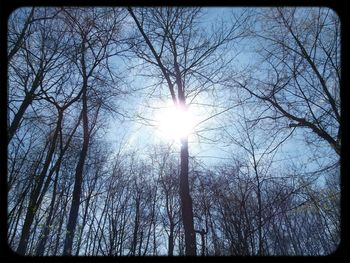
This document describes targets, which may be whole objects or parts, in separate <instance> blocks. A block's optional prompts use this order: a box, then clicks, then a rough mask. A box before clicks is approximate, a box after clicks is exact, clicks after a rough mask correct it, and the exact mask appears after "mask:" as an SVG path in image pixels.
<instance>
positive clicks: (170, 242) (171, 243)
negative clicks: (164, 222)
mask: <svg viewBox="0 0 350 263" xmlns="http://www.w3.org/2000/svg"><path fill="white" fill-rule="evenodd" d="M174 228H175V225H174V224H172V223H170V229H169V237H168V256H173V255H174Z"/></svg>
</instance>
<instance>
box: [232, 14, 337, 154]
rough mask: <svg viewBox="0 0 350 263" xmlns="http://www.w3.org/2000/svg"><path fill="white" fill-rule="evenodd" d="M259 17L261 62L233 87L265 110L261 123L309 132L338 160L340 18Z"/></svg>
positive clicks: (236, 81) (310, 16)
mask: <svg viewBox="0 0 350 263" xmlns="http://www.w3.org/2000/svg"><path fill="white" fill-rule="evenodd" d="M257 17H258V18H259V19H260V20H261V21H262V22H261V23H259V26H257V28H256V31H255V36H256V41H258V43H259V44H260V45H261V48H258V50H257V55H258V56H260V57H262V60H261V61H259V62H258V63H259V66H258V68H257V70H256V71H254V72H252V73H251V74H250V76H249V77H247V76H246V77H242V78H243V79H244V80H242V81H240V80H237V79H236V80H233V82H234V83H235V85H238V86H239V87H240V88H243V89H244V90H246V91H248V92H249V94H251V95H253V96H254V98H256V99H258V101H260V102H261V103H260V105H261V106H262V108H265V109H267V110H266V111H265V113H263V114H262V115H261V116H260V118H272V119H274V120H278V119H284V120H287V121H288V122H289V124H288V125H289V126H290V127H291V128H293V127H297V128H307V129H308V130H309V131H311V132H312V133H309V134H314V135H317V137H318V138H319V139H321V140H322V141H324V142H327V143H328V144H329V145H330V146H331V147H332V148H333V149H334V151H335V152H336V153H337V154H338V155H340V148H341V129H340V90H339V86H340V78H341V75H340V21H339V17H338V16H337V14H336V13H335V12H333V11H332V10H331V9H328V8H306V9H297V8H275V9H271V10H261V11H259V12H258V14H257ZM262 65H264V66H263V67H262ZM284 125H285V124H284ZM309 137H310V136H309ZM309 142H312V138H309Z"/></svg>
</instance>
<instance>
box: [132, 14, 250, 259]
mask: <svg viewBox="0 0 350 263" xmlns="http://www.w3.org/2000/svg"><path fill="white" fill-rule="evenodd" d="M128 11H129V13H130V15H131V17H132V18H133V20H134V22H135V24H136V26H137V29H138V31H139V34H141V36H137V35H136V36H135V37H134V39H132V41H131V47H132V48H133V51H134V53H135V54H136V56H138V57H139V58H140V59H141V60H142V61H144V62H145V63H146V64H149V65H150V66H152V67H153V68H155V69H156V70H157V72H155V73H154V76H157V77H158V76H159V73H160V76H161V80H162V82H161V83H163V80H164V81H165V84H166V86H167V87H168V89H169V92H170V95H171V99H172V101H173V103H174V105H175V106H176V107H177V108H178V109H179V110H181V111H185V112H186V111H187V110H188V103H189V102H188V101H186V99H192V100H193V99H194V98H195V97H196V96H198V94H200V93H201V92H203V91H204V90H206V89H207V87H208V84H209V85H211V84H212V83H213V82H215V79H216V78H217V77H218V76H219V73H218V72H219V70H220V69H223V68H224V65H225V63H226V61H225V60H224V61H222V60H221V59H220V57H221V56H218V54H217V51H218V50H219V49H220V48H221V47H223V46H225V45H226V44H228V43H229V42H230V41H233V40H234V39H238V38H240V37H241V36H242V35H243V34H244V31H242V30H241V26H242V24H244V20H245V19H244V18H243V19H242V17H240V18H241V20H238V18H237V19H236V20H235V21H234V22H233V26H232V27H229V28H221V30H219V31H218V32H215V33H213V34H212V35H210V36H206V34H205V33H204V32H203V31H201V29H200V27H199V26H198V25H197V18H198V17H199V15H200V9H199V8H168V7H167V8H152V9H147V8H146V9H136V10H135V11H134V10H133V9H132V8H128ZM140 38H141V40H140ZM218 61H219V63H218ZM213 65H215V66H216V67H215V68H214V67H213ZM213 68H214V69H213ZM180 160H181V165H180V166H181V170H180V177H179V184H180V189H179V191H180V199H181V210H182V220H183V225H184V229H185V243H186V255H196V240H195V232H194V225H193V224H194V223H193V208H192V199H191V195H190V192H189V185H188V165H189V163H188V160H189V151H188V136H187V135H186V136H183V137H182V138H181V151H180Z"/></svg>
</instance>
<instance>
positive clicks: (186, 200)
mask: <svg viewBox="0 0 350 263" xmlns="http://www.w3.org/2000/svg"><path fill="white" fill-rule="evenodd" d="M180 199H181V212H182V221H183V225H184V229H185V247H186V256H195V255H196V236H195V232H194V226H193V210H192V198H191V196H190V188H189V183H188V138H182V139H181V171H180Z"/></svg>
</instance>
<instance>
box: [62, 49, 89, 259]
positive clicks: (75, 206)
mask: <svg viewBox="0 0 350 263" xmlns="http://www.w3.org/2000/svg"><path fill="white" fill-rule="evenodd" d="M82 60H83V61H82V64H83V67H84V65H85V63H84V55H83V59H82ZM83 72H85V68H83ZM84 75H85V74H84ZM83 79H84V83H83V96H82V99H83V108H82V117H83V147H82V149H81V152H80V156H79V161H78V164H77V167H76V169H75V180H74V189H73V200H72V205H71V209H70V213H69V218H68V223H67V232H66V237H65V242H64V248H63V255H71V254H72V246H73V238H74V232H75V227H76V225H77V219H78V212H79V205H80V196H81V188H82V183H83V170H84V164H85V159H86V156H87V152H88V147H89V140H90V134H89V124H88V113H87V94H86V93H87V78H86V75H85V76H84V77H83Z"/></svg>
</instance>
